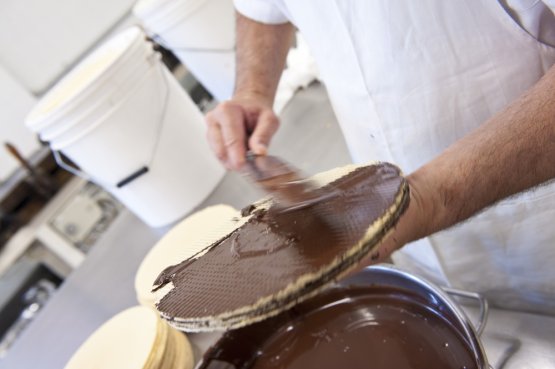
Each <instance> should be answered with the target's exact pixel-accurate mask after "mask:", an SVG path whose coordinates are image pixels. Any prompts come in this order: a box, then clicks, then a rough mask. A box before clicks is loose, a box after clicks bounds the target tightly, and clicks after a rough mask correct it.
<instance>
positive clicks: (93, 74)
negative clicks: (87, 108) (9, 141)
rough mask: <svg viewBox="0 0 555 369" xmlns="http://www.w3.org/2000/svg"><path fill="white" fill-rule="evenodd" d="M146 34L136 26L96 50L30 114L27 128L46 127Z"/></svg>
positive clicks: (27, 118) (26, 121) (27, 119)
mask: <svg viewBox="0 0 555 369" xmlns="http://www.w3.org/2000/svg"><path fill="white" fill-rule="evenodd" d="M143 35H144V33H143V32H142V30H141V29H140V28H139V27H136V26H134V27H131V28H129V29H127V30H125V31H124V32H121V33H120V34H118V35H116V36H115V37H113V38H112V39H110V40H109V41H107V42H106V43H104V44H103V45H101V46H100V47H99V48H97V49H96V50H95V51H93V53H92V54H90V55H89V56H87V57H86V58H85V60H83V61H82V62H81V63H79V64H78V65H77V66H76V67H75V68H74V69H73V70H72V71H70V72H69V74H68V75H67V76H65V77H64V78H63V79H62V80H61V81H60V82H59V83H58V84H56V86H54V88H52V89H51V90H50V91H49V92H48V93H47V94H46V95H45V96H44V97H43V98H42V99H41V100H40V101H39V103H38V104H37V105H36V106H35V107H34V108H33V110H31V112H30V113H29V114H28V115H27V117H26V119H25V123H26V125H27V126H28V127H29V128H31V129H32V130H35V131H36V130H37V127H39V126H43V124H44V121H45V120H46V119H48V118H49V117H50V116H51V115H52V114H55V112H56V111H57V110H59V109H61V108H63V107H64V106H65V105H66V104H68V103H69V102H70V101H71V100H72V99H74V98H75V97H76V96H79V95H80V94H82V93H83V92H84V91H85V90H86V89H87V88H91V87H92V86H94V85H95V83H97V82H98V80H99V79H101V77H102V76H103V75H105V73H106V71H107V70H109V69H110V68H113V67H114V66H115V65H118V61H119V60H120V59H121V58H122V56H123V55H125V54H126V53H127V52H128V51H129V50H130V49H131V48H132V46H134V45H137V43H139V42H141V39H143V37H144V36H143Z"/></svg>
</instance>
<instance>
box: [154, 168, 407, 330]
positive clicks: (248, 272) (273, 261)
mask: <svg viewBox="0 0 555 369" xmlns="http://www.w3.org/2000/svg"><path fill="white" fill-rule="evenodd" d="M317 191H319V192H321V195H322V198H323V199H324V200H322V201H320V202H318V203H316V204H314V205H313V206H310V207H306V208H302V209H298V210H294V211H288V212H281V211H280V208H279V207H276V206H275V205H274V204H272V203H271V202H268V203H259V204H258V205H256V206H252V207H249V208H248V211H244V212H243V216H244V218H248V220H247V221H246V222H244V220H245V219H244V218H243V219H237V223H238V225H239V224H240V226H238V228H237V229H236V230H234V231H233V232H231V233H229V234H228V235H227V236H226V237H224V238H223V239H222V240H220V241H218V242H216V243H214V244H213V245H211V246H209V247H208V248H207V251H205V252H203V253H202V256H200V257H196V258H195V257H193V258H190V259H188V260H185V261H183V262H182V263H180V264H177V265H174V266H171V267H169V268H167V269H166V270H164V272H162V274H161V275H160V276H159V277H158V279H157V280H156V282H155V285H156V286H157V288H164V291H165V293H164V294H163V297H162V298H161V299H160V300H159V301H158V303H157V308H158V310H159V311H160V312H161V315H162V316H163V317H164V318H165V319H167V320H169V322H170V324H172V325H174V326H176V327H178V328H180V329H183V330H188V331H210V330H218V329H229V328H235V327H239V326H243V325H246V324H249V323H252V322H255V321H259V320H262V319H264V318H266V317H268V316H272V315H275V314H277V313H279V312H280V311H282V310H284V309H286V308H289V307H290V306H292V305H294V304H296V303H298V302H300V301H302V300H303V299H306V298H308V297H310V296H312V295H314V294H315V293H316V292H318V290H319V289H321V288H322V287H324V286H326V285H327V284H329V283H330V282H332V281H333V280H334V279H336V278H338V277H339V276H341V275H343V274H344V273H346V272H347V271H349V270H351V269H352V268H353V267H354V266H356V263H357V262H358V261H360V260H361V259H363V258H364V257H366V256H368V255H369V254H370V253H371V252H372V250H373V249H374V247H376V245H377V244H378V243H379V241H381V240H382V239H383V237H384V236H385V234H386V233H387V231H388V230H389V229H390V228H391V227H392V226H393V225H394V224H395V223H396V221H397V219H398V218H399V216H400V215H401V213H402V212H403V211H404V209H405V207H406V205H407V204H408V186H407V184H406V181H405V180H404V178H403V177H402V176H401V173H400V170H399V169H398V168H397V167H395V166H394V165H391V164H387V163H379V164H375V165H369V166H364V167H358V168H356V169H354V170H352V171H350V172H349V173H347V174H345V175H343V176H342V177H340V178H338V179H336V180H335V181H333V182H331V183H329V184H327V185H325V186H323V187H321V188H319V189H318V190H317Z"/></svg>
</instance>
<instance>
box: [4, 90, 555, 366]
mask: <svg viewBox="0 0 555 369" xmlns="http://www.w3.org/2000/svg"><path fill="white" fill-rule="evenodd" d="M281 118H282V128H281V130H280V132H279V133H278V135H277V136H276V137H275V139H274V141H273V144H272V147H271V148H272V150H271V153H273V154H276V155H279V156H282V157H283V158H284V159H286V160H287V161H289V162H292V163H293V164H294V165H296V166H297V167H299V168H300V169H301V170H302V171H303V172H304V173H306V174H313V173H316V172H319V171H322V170H326V169H331V168H333V167H336V166H339V165H344V164H347V163H349V161H350V159H349V156H348V153H347V149H346V147H345V143H344V142H343V140H342V138H341V133H340V130H339V128H338V126H337V122H336V120H335V117H334V115H333V113H332V111H331V108H330V105H329V102H328V100H327V96H326V94H325V91H324V88H323V87H322V86H321V85H319V84H315V85H312V86H310V87H309V88H308V89H306V90H304V91H301V92H299V93H297V95H296V96H295V97H294V98H293V100H292V101H291V102H290V104H289V105H288V106H287V107H286V108H285V110H284V111H283V113H282V116H281ZM260 196H261V193H260V192H258V191H257V190H256V189H254V188H253V187H252V186H250V185H249V184H248V183H247V182H245V180H244V179H243V178H241V177H240V176H239V175H237V174H236V173H227V174H226V175H225V177H224V178H223V180H222V181H221V182H220V183H219V185H218V186H217V187H216V188H215V190H214V191H213V192H212V194H211V195H210V196H209V197H208V198H207V199H205V201H204V202H203V203H202V204H200V205H199V206H198V209H202V208H204V207H206V206H209V205H214V204H221V203H225V204H229V205H232V206H234V207H236V208H241V207H242V206H244V205H246V204H248V203H249V202H251V201H253V200H256V199H257V198H259V197H260ZM170 228H171V226H168V227H164V228H159V229H152V228H149V227H148V226H146V225H145V224H144V223H142V222H141V221H140V220H139V219H138V218H137V217H135V216H134V215H133V214H131V213H130V212H128V211H123V212H122V213H121V214H120V216H119V217H118V219H117V220H116V221H115V222H114V223H113V224H112V225H111V226H110V228H109V229H108V230H107V231H106V233H105V234H104V235H103V236H102V238H101V239H100V240H99V241H98V243H97V244H96V246H95V247H94V248H93V249H92V250H91V251H90V253H89V254H88V256H87V258H86V259H85V261H84V262H83V263H82V264H81V266H80V267H79V268H78V269H77V270H75V271H74V272H73V273H72V274H71V275H70V276H69V277H68V278H67V279H66V281H65V282H64V283H63V284H62V286H61V287H60V288H59V290H58V291H57V292H56V294H55V295H54V297H53V298H52V299H51V300H50V301H49V302H48V304H47V305H46V306H45V308H44V309H43V310H42V311H41V312H40V314H39V315H38V316H37V318H36V319H35V320H34V321H33V323H32V324H31V325H30V326H29V327H28V328H27V329H26V331H24V332H23V333H22V335H21V336H20V338H19V339H18V341H17V342H16V343H15V345H14V346H13V347H12V349H11V351H10V352H9V353H8V355H7V356H6V358H5V359H4V360H1V361H0V368H5V369H27V368H41V369H59V368H63V367H64V365H65V364H66V363H67V361H68V360H69V358H70V357H71V356H72V354H73V353H74V352H75V350H77V349H78V347H79V346H80V345H81V344H82V343H83V342H84V341H85V340H86V339H87V337H88V336H89V335H90V334H91V333H92V332H93V331H94V330H95V329H97V328H98V327H99V326H100V325H101V324H102V323H104V322H105V321H106V320H107V319H109V318H110V317H112V316H113V315H115V314H116V313H118V312H120V311H121V310H123V309H125V308H128V307H131V306H134V305H137V304H138V303H137V300H136V297H135V290H134V278H135V273H136V271H137V268H138V266H139V264H140V263H141V261H142V259H143V257H144V256H145V255H146V253H147V252H148V251H149V250H150V249H151V248H152V246H154V244H155V243H156V242H157V241H158V240H159V239H160V238H161V237H162V236H163V235H164V234H165V233H166V232H167V231H168V230H169V229H170ZM469 313H470V315H473V314H474V313H475V311H474V309H472V308H471V309H470V310H469ZM217 336H218V335H217V334H197V335H190V338H191V340H192V342H193V345H194V348H195V353H196V355H197V357H196V359H198V358H199V356H200V353H201V352H202V351H203V350H205V349H206V348H207V347H208V346H209V345H210V344H211V343H213V342H214V340H215V339H216V338H217ZM553 342H555V317H547V316H539V315H532V314H523V313H516V312H509V311H502V310H496V309H491V310H490V317H489V321H488V324H487V326H486V330H485V333H484V345H485V346H486V351H487V353H488V356H489V358H490V362H491V363H492V365H494V367H495V368H501V367H504V368H515V369H516V368H519V369H521V368H536V369H546V368H555V346H554V344H553ZM507 353H510V354H511V355H510V357H509V358H508V360H507V362H506V365H505V366H502V364H503V363H502V361H503V360H504V359H503V357H504V355H505V354H507Z"/></svg>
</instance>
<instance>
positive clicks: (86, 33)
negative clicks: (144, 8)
mask: <svg viewBox="0 0 555 369" xmlns="http://www.w3.org/2000/svg"><path fill="white" fill-rule="evenodd" d="M134 3H135V0H94V1H85V0H2V1H0V64H2V65H3V66H4V67H5V68H6V69H7V70H8V71H10V73H11V74H12V75H13V76H14V77H15V78H16V79H17V80H19V81H20V82H21V83H22V84H23V86H25V87H26V88H27V89H28V90H29V91H31V92H32V93H33V94H36V95H40V94H42V93H44V92H45V90H46V89H47V88H48V87H49V86H50V85H51V84H52V83H53V82H54V81H55V80H57V79H58V78H59V77H60V75H61V74H63V72H64V71H65V70H66V69H67V68H68V67H69V66H71V65H73V64H74V63H75V62H76V61H77V60H78V59H79V58H80V57H81V56H82V55H83V54H84V53H85V52H86V51H87V50H89V49H90V48H91V46H93V45H94V44H95V43H96V42H97V41H98V40H99V39H100V38H101V37H102V36H103V35H104V34H105V33H106V32H107V31H108V30H109V29H110V28H111V27H113V26H114V25H115V24H116V23H117V22H118V21H119V20H120V19H121V18H122V17H124V16H125V15H126V14H128V13H129V12H130V10H131V8H132V6H133V4H134Z"/></svg>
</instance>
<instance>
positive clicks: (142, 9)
mask: <svg viewBox="0 0 555 369" xmlns="http://www.w3.org/2000/svg"><path fill="white" fill-rule="evenodd" d="M207 1H210V0H139V1H138V2H137V4H135V6H134V7H133V13H134V14H135V15H136V16H137V17H139V18H140V19H156V18H160V17H163V16H164V15H169V14H171V13H175V11H178V12H179V13H180V14H181V15H187V14H190V13H192V12H193V11H194V10H196V9H197V8H198V7H199V6H200V5H202V4H203V3H205V2H207Z"/></svg>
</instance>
